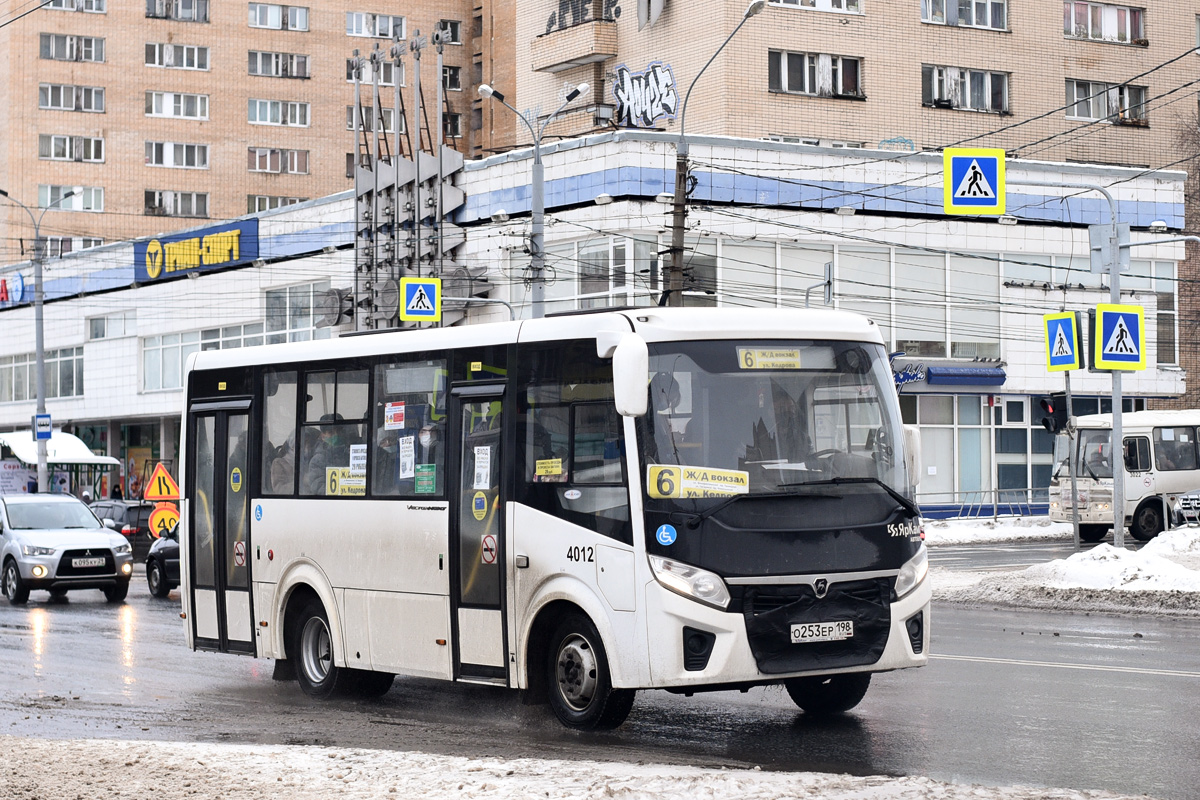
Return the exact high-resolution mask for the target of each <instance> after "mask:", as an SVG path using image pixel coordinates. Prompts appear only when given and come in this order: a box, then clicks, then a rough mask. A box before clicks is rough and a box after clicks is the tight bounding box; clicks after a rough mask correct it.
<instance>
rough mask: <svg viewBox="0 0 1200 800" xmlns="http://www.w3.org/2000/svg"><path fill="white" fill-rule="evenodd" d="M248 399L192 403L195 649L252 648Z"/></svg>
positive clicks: (191, 546) (191, 555) (191, 550)
mask: <svg viewBox="0 0 1200 800" xmlns="http://www.w3.org/2000/svg"><path fill="white" fill-rule="evenodd" d="M249 409H250V401H249V400H245V401H241V402H236V403H229V402H222V403H197V404H194V405H193V406H192V414H191V422H190V424H191V429H190V430H189V432H188V447H189V449H191V451H192V456H191V461H190V463H191V464H192V465H193V467H192V470H191V473H190V476H189V482H190V484H191V486H190V490H189V495H190V497H191V502H190V504H189V505H190V508H191V519H190V520H189V527H188V530H189V534H190V535H189V536H188V542H187V546H188V556H189V558H188V563H189V570H190V572H189V574H190V576H191V580H190V586H191V595H192V596H191V609H192V615H191V616H192V619H191V625H192V634H193V637H194V641H195V643H196V649H198V650H216V651H219V652H223V653H251V654H252V653H254V628H253V617H252V609H251V603H250V559H249V557H248V553H249V548H250V542H249V538H250V537H249V534H250V521H249V519H248V513H249V508H250V500H249V496H250V480H249V477H248V476H247V463H248V456H247V448H248V447H249V439H250V437H249V428H250V414H249Z"/></svg>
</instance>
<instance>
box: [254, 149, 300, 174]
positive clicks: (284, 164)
mask: <svg viewBox="0 0 1200 800" xmlns="http://www.w3.org/2000/svg"><path fill="white" fill-rule="evenodd" d="M246 155H247V164H246V168H247V169H249V170H250V171H251V172H289V173H292V174H294V175H307V174H308V151H307V150H280V149H278V148H274V147H251V148H249V149H248V150H247V151H246Z"/></svg>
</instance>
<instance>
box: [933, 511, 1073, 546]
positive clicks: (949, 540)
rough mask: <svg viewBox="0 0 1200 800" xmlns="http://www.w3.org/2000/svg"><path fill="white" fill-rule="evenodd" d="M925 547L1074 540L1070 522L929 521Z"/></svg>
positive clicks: (1031, 519) (1046, 519) (1035, 519)
mask: <svg viewBox="0 0 1200 800" xmlns="http://www.w3.org/2000/svg"><path fill="white" fill-rule="evenodd" d="M924 525H925V544H927V545H929V546H930V547H937V546H938V545H943V544H945V545H951V544H990V543H995V542H1020V541H1047V540H1052V539H1070V538H1072V537H1073V536H1074V534H1073V533H1072V531H1071V523H1069V522H1051V521H1050V518H1049V517H997V518H995V519H993V518H991V517H978V518H971V519H927V520H925V521H924Z"/></svg>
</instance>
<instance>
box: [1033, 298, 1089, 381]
mask: <svg viewBox="0 0 1200 800" xmlns="http://www.w3.org/2000/svg"><path fill="white" fill-rule="evenodd" d="M1042 325H1043V327H1044V329H1045V332H1046V369H1047V370H1048V371H1050V372H1066V371H1067V370H1072V369H1080V368H1081V367H1082V366H1083V363H1082V361H1083V359H1082V357H1081V356H1082V355H1083V346H1082V343H1081V342H1080V338H1079V321H1078V320H1077V319H1076V317H1075V312H1074V311H1065V312H1063V313H1061V314H1046V315H1044V316H1043V317H1042Z"/></svg>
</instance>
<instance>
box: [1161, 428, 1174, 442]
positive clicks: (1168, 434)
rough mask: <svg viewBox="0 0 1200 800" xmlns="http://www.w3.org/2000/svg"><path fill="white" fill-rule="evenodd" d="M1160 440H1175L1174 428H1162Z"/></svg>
mask: <svg viewBox="0 0 1200 800" xmlns="http://www.w3.org/2000/svg"><path fill="white" fill-rule="evenodd" d="M1162 440H1163V441H1164V442H1173V441H1175V429H1174V428H1163V429H1162Z"/></svg>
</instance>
